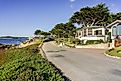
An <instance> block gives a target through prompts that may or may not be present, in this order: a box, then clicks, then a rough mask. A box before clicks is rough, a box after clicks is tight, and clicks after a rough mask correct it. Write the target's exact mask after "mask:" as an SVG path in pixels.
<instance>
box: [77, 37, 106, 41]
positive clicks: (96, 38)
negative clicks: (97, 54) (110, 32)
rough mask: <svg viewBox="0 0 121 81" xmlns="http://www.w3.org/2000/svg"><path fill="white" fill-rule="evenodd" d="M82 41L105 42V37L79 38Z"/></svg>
mask: <svg viewBox="0 0 121 81" xmlns="http://www.w3.org/2000/svg"><path fill="white" fill-rule="evenodd" d="M79 39H80V40H100V39H101V40H103V41H105V37H96V36H95V37H91V36H86V37H81V38H79Z"/></svg>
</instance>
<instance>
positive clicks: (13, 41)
mask: <svg viewBox="0 0 121 81" xmlns="http://www.w3.org/2000/svg"><path fill="white" fill-rule="evenodd" d="M26 40H28V38H27V37H20V38H0V44H4V45H12V44H15V45H18V44H20V43H21V42H24V41H26Z"/></svg>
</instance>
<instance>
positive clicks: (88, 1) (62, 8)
mask: <svg viewBox="0 0 121 81" xmlns="http://www.w3.org/2000/svg"><path fill="white" fill-rule="evenodd" d="M99 3H105V4H106V6H108V7H109V9H110V11H111V12H113V13H117V12H120V11H121V6H120V5H121V0H0V36H32V35H33V33H34V31H35V30H37V29H40V30H43V31H49V30H51V29H52V28H53V27H54V26H55V25H56V24H58V23H66V22H68V19H69V18H70V17H71V16H72V14H73V13H74V12H76V11H79V10H80V8H83V7H86V6H95V5H97V4H99Z"/></svg>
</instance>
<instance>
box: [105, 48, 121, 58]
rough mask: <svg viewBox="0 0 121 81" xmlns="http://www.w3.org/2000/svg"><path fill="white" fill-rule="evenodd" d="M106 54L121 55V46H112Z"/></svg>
mask: <svg viewBox="0 0 121 81" xmlns="http://www.w3.org/2000/svg"><path fill="white" fill-rule="evenodd" d="M106 54H108V55H110V56H116V57H121V47H116V48H112V49H109V50H107V51H106Z"/></svg>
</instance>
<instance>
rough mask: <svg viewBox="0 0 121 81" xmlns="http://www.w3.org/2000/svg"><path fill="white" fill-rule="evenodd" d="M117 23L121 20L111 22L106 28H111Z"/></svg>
mask: <svg viewBox="0 0 121 81" xmlns="http://www.w3.org/2000/svg"><path fill="white" fill-rule="evenodd" d="M116 23H121V20H116V21H114V22H112V23H111V24H109V25H108V26H106V28H109V27H111V26H113V25H115V24H116Z"/></svg>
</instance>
